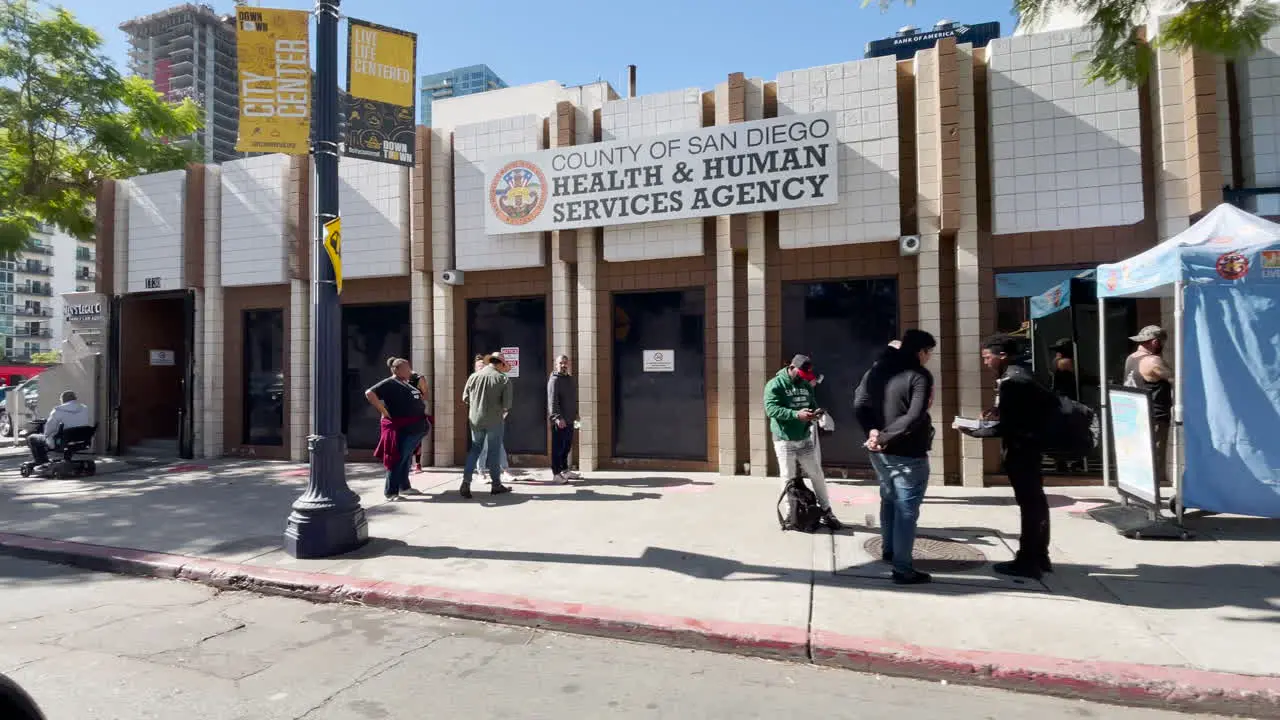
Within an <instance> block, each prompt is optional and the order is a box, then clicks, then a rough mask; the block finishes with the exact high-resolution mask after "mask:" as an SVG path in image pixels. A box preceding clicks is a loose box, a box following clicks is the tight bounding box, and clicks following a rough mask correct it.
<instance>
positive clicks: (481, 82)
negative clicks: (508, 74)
mask: <svg viewBox="0 0 1280 720" xmlns="http://www.w3.org/2000/svg"><path fill="white" fill-rule="evenodd" d="M506 86H507V83H506V81H504V80H503V79H502V78H500V77H498V74H497V73H495V72H494V71H493V70H492V69H490V68H489V66H488V65H469V66H467V67H460V68H454V69H452V70H446V71H444V72H438V73H434V74H432V75H423V76H422V90H421V95H422V98H421V101H420V103H419V104H420V105H421V106H422V124H423V125H426V126H428V127H430V126H431V101H433V100H436V99H437V98H449V97H457V96H459V95H474V94H475V93H482V92H485V91H486V90H498V89H500V88H504V87H506Z"/></svg>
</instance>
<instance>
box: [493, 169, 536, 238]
mask: <svg viewBox="0 0 1280 720" xmlns="http://www.w3.org/2000/svg"><path fill="white" fill-rule="evenodd" d="M489 204H490V205H492V206H493V212H494V214H495V215H497V216H498V219H499V220H501V221H502V222H504V223H506V224H508V225H528V224H529V223H531V222H533V221H534V220H536V219H537V217H538V215H539V214H540V213H541V212H542V208H543V207H544V206H546V204H547V178H546V177H545V176H544V175H543V174H542V171H541V170H539V169H538V166H537V165H534V164H533V163H531V162H527V161H524V160H516V161H514V162H510V163H507V164H506V165H505V166H503V168H502V169H501V170H499V171H498V173H497V174H496V175H494V176H493V182H491V183H490V184H489Z"/></svg>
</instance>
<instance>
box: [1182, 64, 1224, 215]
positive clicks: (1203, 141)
mask: <svg viewBox="0 0 1280 720" xmlns="http://www.w3.org/2000/svg"><path fill="white" fill-rule="evenodd" d="M1181 59H1182V107H1183V115H1184V118H1185V123H1186V125H1185V133H1186V138H1187V204H1188V209H1189V210H1190V211H1191V214H1193V215H1194V214H1196V213H1200V212H1208V211H1210V210H1212V209H1214V208H1215V207H1217V206H1218V205H1220V204H1222V185H1223V182H1224V180H1223V174H1222V167H1223V165H1224V163H1223V162H1222V159H1221V157H1220V155H1221V153H1220V147H1221V145H1220V144H1219V142H1218V95H1219V93H1218V60H1219V59H1218V58H1217V57H1215V56H1213V55H1209V54H1208V53H1204V52H1196V51H1195V50H1192V49H1187V50H1184V51H1183V52H1182V58H1181Z"/></svg>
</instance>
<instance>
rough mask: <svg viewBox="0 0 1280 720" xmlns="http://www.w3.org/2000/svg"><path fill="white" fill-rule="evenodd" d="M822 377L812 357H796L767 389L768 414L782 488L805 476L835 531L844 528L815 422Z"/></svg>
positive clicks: (765, 410)
mask: <svg viewBox="0 0 1280 720" xmlns="http://www.w3.org/2000/svg"><path fill="white" fill-rule="evenodd" d="M817 384H818V376H817V375H816V374H815V373H814V371H813V361H812V360H810V359H809V356H808V355H796V356H795V357H794V358H792V359H791V364H790V365H788V366H787V367H784V368H782V369H781V370H779V371H778V374H777V375H774V376H773V379H772V380H770V381H769V384H768V385H765V386H764V414H765V415H768V416H769V429H770V430H771V431H772V432H773V449H774V452H775V453H776V454H777V456H778V470H779V472H780V474H781V475H782V485H783V487H784V488H785V487H786V486H787V483H789V482H791V481H792V480H795V479H797V478H798V477H800V474H799V473H803V474H804V476H805V477H808V478H809V482H811V483H812V484H813V494H814V495H817V496H818V504H819V505H821V506H822V511H823V516H822V521H823V523H825V524H826V526H827V527H829V528H831V529H832V530H839V529H841V528H842V527H844V525H843V523H841V522H840V521H839V520H837V519H836V515H835V513H833V512H832V511H831V500H830V498H829V497H828V495H827V481H826V478H825V477H823V475H822V464H821V462H820V461H819V460H818V449H817V440H816V435H815V433H814V429H813V423H814V421H816V420H817V419H818V417H819V416H820V413H819V412H818V397H817V394H816V393H815V392H814V388H815V387H816V386H817Z"/></svg>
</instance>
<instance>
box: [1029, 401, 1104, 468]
mask: <svg viewBox="0 0 1280 720" xmlns="http://www.w3.org/2000/svg"><path fill="white" fill-rule="evenodd" d="M1051 392H1052V391H1051ZM1101 434H1102V429H1101V427H1100V425H1099V423H1098V417H1097V414H1096V413H1094V411H1093V408H1091V407H1089V406H1088V405H1085V404H1084V403H1081V402H1077V401H1075V400H1072V399H1071V398H1069V397H1067V396H1065V395H1058V394H1056V393H1054V394H1053V398H1052V401H1051V403H1050V407H1049V417H1048V418H1047V422H1046V423H1045V428H1044V438H1043V439H1044V443H1045V450H1046V451H1048V452H1049V453H1053V454H1059V455H1063V456H1067V457H1086V456H1088V455H1089V454H1090V453H1092V452H1093V450H1094V448H1096V447H1098V439H1099V437H1100V436H1101Z"/></svg>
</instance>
